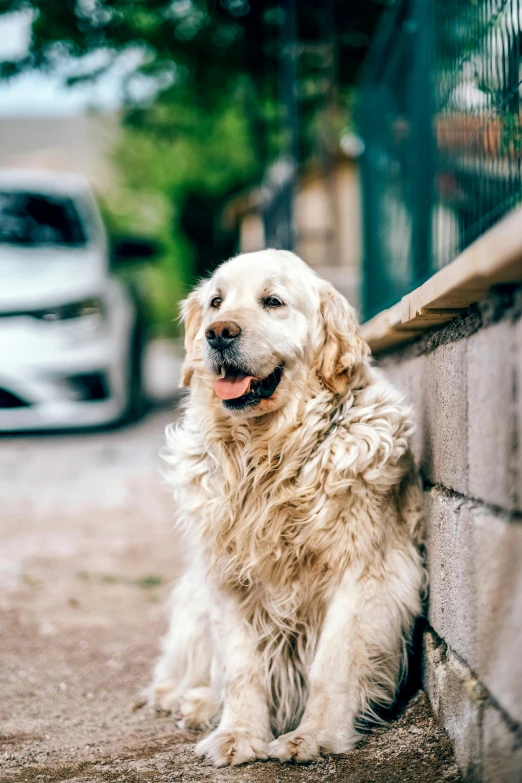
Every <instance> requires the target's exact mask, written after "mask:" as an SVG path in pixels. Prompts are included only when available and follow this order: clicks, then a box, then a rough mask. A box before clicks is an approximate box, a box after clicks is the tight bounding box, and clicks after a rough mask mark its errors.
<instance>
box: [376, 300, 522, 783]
mask: <svg viewBox="0 0 522 783" xmlns="http://www.w3.org/2000/svg"><path fill="white" fill-rule="evenodd" d="M521 316H522V289H521V288H515V287H511V288H506V289H503V290H500V289H499V290H497V291H496V292H494V293H492V295H491V296H490V297H489V298H488V299H487V300H486V301H484V302H482V303H481V304H480V305H477V306H475V307H473V308H472V309H471V310H470V311H469V312H468V314H467V315H466V316H465V317H462V318H459V319H456V320H455V321H453V322H451V323H450V324H449V325H447V326H445V327H443V328H441V329H439V330H438V331H435V332H431V333H430V334H428V335H426V336H424V337H422V338H421V339H419V340H418V341H417V342H416V343H414V344H413V345H410V346H409V347H407V348H403V349H401V350H399V351H397V352H394V353H389V354H387V355H385V356H380V357H377V359H378V362H379V363H380V364H381V366H382V367H383V369H384V370H385V372H386V373H387V375H388V376H389V377H390V379H391V380H392V381H393V382H394V383H395V384H396V385H397V386H398V387H399V388H401V389H402V390H403V391H404V393H405V395H406V397H407V399H408V400H409V401H410V402H411V404H412V405H413V406H414V409H415V414H416V420H417V430H416V433H415V436H414V451H415V455H416V459H417V461H418V464H419V465H420V468H421V471H422V474H423V478H424V482H425V494H424V498H425V520H426V559H427V565H428V571H429V578H430V596H429V604H428V609H427V622H428V626H427V629H426V631H425V633H424V653H423V655H424V660H423V671H424V683H425V687H426V690H427V691H428V694H429V696H430V699H431V702H432V704H433V707H434V709H435V712H436V714H437V715H438V716H439V718H440V720H441V722H442V724H443V725H444V726H445V728H446V730H447V732H448V734H449V736H450V738H451V740H452V741H453V744H454V747H455V753H456V757H457V761H458V763H459V765H460V767H461V770H462V773H463V777H464V779H465V780H467V781H473V783H521V781H522V318H521Z"/></svg>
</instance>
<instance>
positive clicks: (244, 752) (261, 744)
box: [196, 729, 268, 767]
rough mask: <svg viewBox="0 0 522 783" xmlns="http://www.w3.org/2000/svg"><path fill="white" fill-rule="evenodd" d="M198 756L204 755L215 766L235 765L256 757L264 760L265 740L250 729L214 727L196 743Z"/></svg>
mask: <svg viewBox="0 0 522 783" xmlns="http://www.w3.org/2000/svg"><path fill="white" fill-rule="evenodd" d="M196 753H197V754H198V756H205V757H206V758H207V759H209V761H211V762H212V763H213V764H214V766H215V767H225V766H227V765H229V764H231V765H232V766H237V765H238V764H246V763H247V761H255V760H256V759H262V760H266V759H267V758H268V754H267V742H266V740H265V739H264V738H261V737H258V736H256V735H255V733H254V732H253V731H252V730H251V729H216V730H215V731H213V732H212V734H209V735H208V737H205V739H203V740H201V742H198V744H197V745H196Z"/></svg>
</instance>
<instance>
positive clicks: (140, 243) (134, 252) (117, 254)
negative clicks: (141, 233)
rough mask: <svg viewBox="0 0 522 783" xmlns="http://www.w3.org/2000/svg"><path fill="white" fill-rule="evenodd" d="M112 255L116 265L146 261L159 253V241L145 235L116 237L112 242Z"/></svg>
mask: <svg viewBox="0 0 522 783" xmlns="http://www.w3.org/2000/svg"><path fill="white" fill-rule="evenodd" d="M111 245H112V246H111V257H112V262H113V264H115V265H118V266H119V265H120V264H125V263H129V262H130V263H132V262H133V261H146V260H151V259H153V258H155V257H156V256H157V255H159V252H160V248H159V245H158V243H157V242H155V241H154V240H152V239H144V238H143V237H116V238H114V239H113V240H112V243H111Z"/></svg>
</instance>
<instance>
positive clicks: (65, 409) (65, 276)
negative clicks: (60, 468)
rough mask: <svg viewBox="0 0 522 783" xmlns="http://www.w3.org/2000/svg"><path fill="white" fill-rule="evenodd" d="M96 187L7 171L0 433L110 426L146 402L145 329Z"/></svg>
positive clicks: (123, 251) (0, 267) (0, 233)
mask: <svg viewBox="0 0 522 783" xmlns="http://www.w3.org/2000/svg"><path fill="white" fill-rule="evenodd" d="M152 253H153V246H152V245H151V244H150V243H148V242H146V241H144V240H132V239H127V240H123V241H120V242H119V243H117V244H116V246H114V245H112V246H111V243H110V242H109V239H108V236H107V233H106V230H105V227H104V224H103V221H102V218H101V215H100V211H99V209H98V206H97V204H96V201H95V199H94V197H93V194H92V192H91V190H90V188H89V185H88V183H87V182H86V181H85V180H84V179H82V178H80V177H76V176H72V175H66V174H62V173H54V172H53V173H50V172H46V173H39V172H30V171H17V170H9V169H6V170H0V431H4V432H5V431H15V430H26V429H31V430H35V429H49V428H52V429H54V428H70V427H84V426H93V425H101V424H107V423H110V422H116V421H118V420H122V419H124V418H125V417H129V416H132V415H135V414H136V413H137V412H138V411H139V409H140V406H141V403H142V372H141V365H142V354H143V343H144V324H143V318H142V315H141V313H142V307H141V303H140V299H139V296H137V291H136V289H134V290H131V289H130V288H129V287H127V286H125V285H124V284H123V283H122V282H121V281H120V280H119V279H118V277H117V276H116V275H115V274H114V270H115V267H116V266H117V265H118V264H119V263H121V262H122V261H125V260H132V259H137V258H145V257H149V256H151V255H152Z"/></svg>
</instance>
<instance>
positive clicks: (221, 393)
mask: <svg viewBox="0 0 522 783" xmlns="http://www.w3.org/2000/svg"><path fill="white" fill-rule="evenodd" d="M253 380H254V377H253V376H252V375H243V373H242V372H237V373H228V372H227V374H226V375H225V377H224V378H218V379H217V381H215V383H214V391H215V392H216V396H217V397H219V399H220V400H235V399H237V398H238V397H242V396H243V394H246V393H247V391H248V387H249V386H250V381H253Z"/></svg>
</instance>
